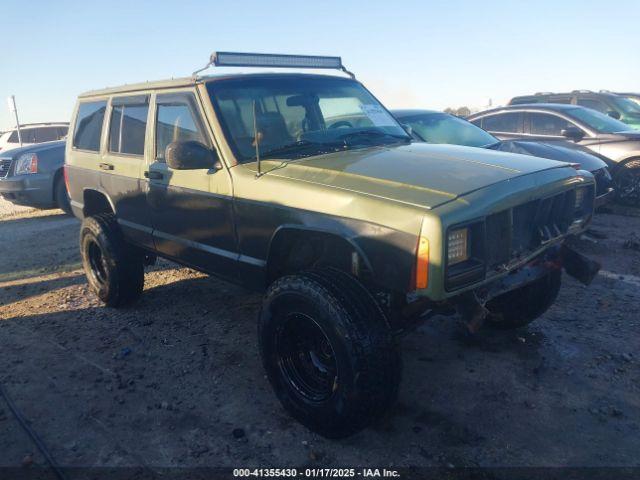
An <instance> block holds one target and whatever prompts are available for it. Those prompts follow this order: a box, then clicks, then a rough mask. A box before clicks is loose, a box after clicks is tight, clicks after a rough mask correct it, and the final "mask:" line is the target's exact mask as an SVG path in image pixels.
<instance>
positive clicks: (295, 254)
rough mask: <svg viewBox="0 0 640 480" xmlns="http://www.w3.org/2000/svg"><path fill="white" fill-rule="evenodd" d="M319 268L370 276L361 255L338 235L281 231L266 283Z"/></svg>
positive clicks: (271, 254)
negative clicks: (331, 268)
mask: <svg viewBox="0 0 640 480" xmlns="http://www.w3.org/2000/svg"><path fill="white" fill-rule="evenodd" d="M319 266H331V267H334V268H338V269H340V270H343V271H345V272H348V273H350V274H352V275H355V276H357V277H360V278H364V277H366V276H368V275H370V274H371V271H370V267H369V264H368V262H367V261H366V258H364V257H363V255H362V253H361V252H360V251H358V249H357V248H356V247H355V246H354V245H353V244H352V243H351V242H349V241H348V240H346V239H345V238H343V237H340V236H339V235H336V234H333V233H327V232H317V231H308V230H298V229H287V230H282V231H280V232H278V233H277V234H276V236H275V237H274V238H273V240H272V242H271V247H270V249H269V256H268V258H267V283H268V284H271V283H272V282H273V281H274V280H276V279H277V278H279V277H282V276H284V275H289V274H292V273H295V272H299V271H302V270H306V269H309V268H313V267H319Z"/></svg>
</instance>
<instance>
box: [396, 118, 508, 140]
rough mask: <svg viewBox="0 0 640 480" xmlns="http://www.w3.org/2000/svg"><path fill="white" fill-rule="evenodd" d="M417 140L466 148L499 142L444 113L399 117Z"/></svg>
mask: <svg viewBox="0 0 640 480" xmlns="http://www.w3.org/2000/svg"><path fill="white" fill-rule="evenodd" d="M400 121H401V122H402V123H405V124H407V125H409V126H410V127H411V128H412V130H413V132H414V133H416V134H417V136H418V137H419V138H421V139H422V140H424V141H425V142H428V143H450V144H453V145H465V146H467V147H486V146H488V145H492V144H494V143H497V142H498V141H499V140H498V139H497V138H496V137H494V136H493V135H491V134H490V133H488V132H485V131H484V130H482V129H481V128H480V127H478V126H476V125H474V124H472V123H469V122H467V121H466V120H463V119H462V118H458V117H454V116H453V115H449V114H446V113H440V112H434V113H422V114H418V115H413V116H408V117H401V118H400Z"/></svg>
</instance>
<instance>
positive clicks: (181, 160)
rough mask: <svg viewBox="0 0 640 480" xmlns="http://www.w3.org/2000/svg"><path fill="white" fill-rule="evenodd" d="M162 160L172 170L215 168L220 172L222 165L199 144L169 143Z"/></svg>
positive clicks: (216, 157) (210, 151)
mask: <svg viewBox="0 0 640 480" xmlns="http://www.w3.org/2000/svg"><path fill="white" fill-rule="evenodd" d="M164 159H165V161H166V162H167V165H169V167H171V168H173V169H174V170H201V169H205V168H207V169H209V168H215V169H216V170H220V169H221V168H222V164H221V163H220V160H219V159H218V155H217V154H216V153H215V152H214V151H213V150H211V149H210V148H207V147H206V146H204V145H203V144H201V143H200V142H195V141H193V140H190V141H187V142H171V143H170V144H169V145H167V148H166V149H165V151H164Z"/></svg>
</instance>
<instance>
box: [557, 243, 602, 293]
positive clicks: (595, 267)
mask: <svg viewBox="0 0 640 480" xmlns="http://www.w3.org/2000/svg"><path fill="white" fill-rule="evenodd" d="M560 255H561V257H562V266H563V267H564V270H565V272H567V274H568V275H571V276H572V277H573V278H575V279H576V280H578V281H579V282H581V283H583V284H584V285H590V284H591V282H592V281H593V279H594V278H595V277H596V275H598V272H599V271H600V268H602V266H601V265H600V264H599V263H598V262H596V261H595V260H591V259H590V258H589V257H587V256H586V255H583V254H581V253H580V252H577V251H576V250H574V249H573V248H571V247H570V246H568V245H567V244H566V243H564V244H563V245H562V249H561V250H560Z"/></svg>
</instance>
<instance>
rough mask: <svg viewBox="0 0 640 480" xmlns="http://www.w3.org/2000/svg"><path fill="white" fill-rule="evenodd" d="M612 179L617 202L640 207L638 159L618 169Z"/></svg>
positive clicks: (639, 162)
mask: <svg viewBox="0 0 640 480" xmlns="http://www.w3.org/2000/svg"><path fill="white" fill-rule="evenodd" d="M613 179H614V185H615V189H616V197H617V199H618V202H619V203H621V204H623V205H629V206H632V207H640V158H638V159H633V160H630V161H628V162H627V163H625V164H623V165H621V166H620V167H618V168H617V169H616V170H615V172H614V177H613Z"/></svg>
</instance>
